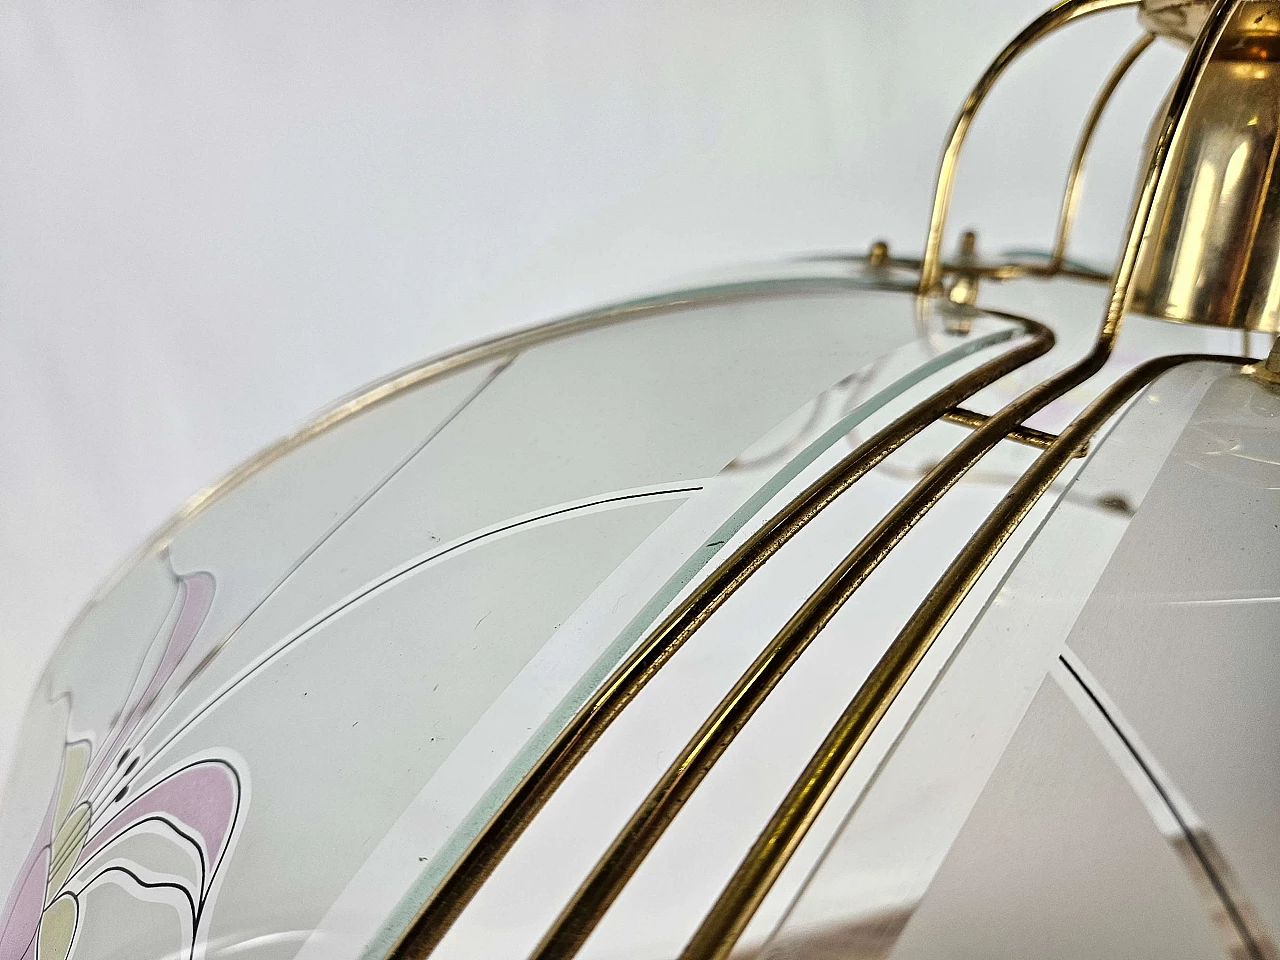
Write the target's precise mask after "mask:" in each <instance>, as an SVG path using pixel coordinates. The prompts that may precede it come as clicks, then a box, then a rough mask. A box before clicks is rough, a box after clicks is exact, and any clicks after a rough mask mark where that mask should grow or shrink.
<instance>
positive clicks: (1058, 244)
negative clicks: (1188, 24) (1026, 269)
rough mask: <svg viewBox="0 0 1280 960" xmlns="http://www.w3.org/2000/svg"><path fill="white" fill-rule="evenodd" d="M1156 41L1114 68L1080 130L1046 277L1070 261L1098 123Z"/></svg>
mask: <svg viewBox="0 0 1280 960" xmlns="http://www.w3.org/2000/svg"><path fill="white" fill-rule="evenodd" d="M1155 38H1156V35H1155V34H1154V33H1144V34H1143V35H1142V36H1141V37H1139V38H1138V39H1137V40H1135V41H1134V43H1133V45H1132V46H1131V47H1129V49H1128V50H1126V51H1125V54H1124V56H1123V57H1121V58H1120V60H1119V62H1117V63H1116V65H1115V67H1113V68H1112V70H1111V73H1110V75H1109V76H1108V77H1107V80H1106V83H1104V84H1103V85H1102V89H1101V90H1099V91H1098V95H1097V96H1096V97H1095V98H1094V101H1093V106H1091V107H1090V108H1089V115H1088V117H1086V118H1085V121H1084V126H1083V127H1081V128H1080V138H1079V139H1078V140H1077V141H1076V152H1075V154H1074V155H1073V156H1072V157H1071V167H1070V169H1069V170H1068V171H1067V184H1066V187H1064V188H1063V191H1062V205H1061V206H1060V207H1059V208H1058V233H1057V237H1056V239H1055V240H1054V243H1053V253H1052V254H1051V255H1050V257H1049V262H1048V264H1046V265H1045V266H1044V268H1043V269H1044V271H1045V272H1046V273H1050V274H1053V273H1057V272H1058V271H1059V270H1061V269H1062V263H1063V261H1064V260H1065V259H1066V257H1067V240H1068V238H1069V237H1070V235H1071V225H1072V223H1074V222H1075V218H1076V209H1077V207H1079V205H1080V193H1081V188H1082V187H1083V185H1084V178H1083V174H1084V161H1085V158H1086V157H1088V155H1089V147H1090V145H1091V144H1092V143H1093V134H1094V132H1095V131H1096V130H1097V129H1098V121H1099V120H1101V119H1102V112H1103V111H1104V110H1106V108H1107V104H1108V103H1110V102H1111V97H1112V95H1113V94H1114V93H1115V92H1116V87H1118V86H1120V81H1121V80H1123V79H1124V77H1125V74H1127V73H1128V72H1129V68H1130V67H1132V66H1133V65H1134V63H1135V62H1136V61H1137V59H1138V58H1139V57H1140V56H1142V54H1143V52H1144V51H1145V50H1146V49H1147V47H1149V46H1151V43H1152V41H1154V40H1155Z"/></svg>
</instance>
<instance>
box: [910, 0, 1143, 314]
mask: <svg viewBox="0 0 1280 960" xmlns="http://www.w3.org/2000/svg"><path fill="white" fill-rule="evenodd" d="M1137 2H1138V0H1061V2H1059V3H1056V4H1054V5H1053V6H1052V7H1050V8H1049V9H1048V10H1046V11H1045V12H1044V13H1042V14H1041V15H1040V16H1039V17H1037V18H1036V19H1035V20H1033V21H1032V22H1031V23H1030V24H1028V25H1027V27H1026V28H1025V29H1024V30H1023V31H1022V32H1021V33H1019V34H1018V35H1017V36H1016V37H1014V38H1013V39H1012V40H1011V41H1010V42H1009V43H1008V45H1007V46H1005V48H1004V49H1003V50H1001V51H1000V53H999V55H998V56H997V57H996V58H995V59H994V60H992V61H991V65H990V66H989V67H987V69H986V70H985V71H984V72H983V74H982V76H981V77H979V78H978V82H977V83H976V84H974V86H973V89H972V90H971V91H970V92H969V96H968V97H967V98H966V99H965V102H964V105H963V106H962V107H961V108H960V112H959V113H958V114H957V115H956V119H955V121H954V122H953V124H952V126H951V131H950V133H949V134H948V135H947V145H946V147H945V148H944V149H943V151H942V160H941V161H940V162H939V164H938V180H937V186H936V187H935V189H934V193H933V208H932V210H931V211H930V216H929V233H928V235H927V236H926V238H925V247H924V257H923V258H922V260H921V264H920V294H921V296H927V295H929V294H932V293H934V292H936V290H937V288H938V284H939V283H940V281H941V279H942V238H943V234H944V232H945V231H946V227H947V211H948V210H949V209H950V207H951V193H952V190H953V188H954V187H955V178H956V165H957V164H958V163H959V161H960V151H961V150H962V149H963V147H964V140H965V136H966V135H967V134H968V133H969V127H970V126H972V124H973V118H974V117H975V116H976V115H977V113H978V108H979V107H980V106H982V102H983V101H984V100H985V99H986V98H987V94H989V93H990V92H991V88H992V87H993V86H995V83H996V81H997V80H998V79H1000V75H1001V74H1003V73H1004V71H1005V70H1006V69H1007V68H1008V67H1009V65H1010V64H1011V63H1013V61H1014V60H1016V59H1017V58H1018V56H1019V55H1021V54H1022V53H1025V52H1026V51H1027V49H1028V48H1030V47H1031V46H1032V44H1034V43H1035V42H1036V41H1038V40H1040V39H1042V38H1044V37H1046V36H1048V35H1049V34H1050V33H1053V32H1054V31H1055V30H1057V29H1058V28H1059V27H1064V26H1066V25H1067V24H1068V23H1071V22H1072V21H1073V20H1079V19H1080V18H1081V17H1087V16H1090V15H1091V14H1095V13H1101V12H1102V11H1104V10H1111V9H1114V8H1116V7H1128V6H1134V5H1135V4H1136V3H1137ZM1118 82H1119V81H1118V80H1117V83H1118Z"/></svg>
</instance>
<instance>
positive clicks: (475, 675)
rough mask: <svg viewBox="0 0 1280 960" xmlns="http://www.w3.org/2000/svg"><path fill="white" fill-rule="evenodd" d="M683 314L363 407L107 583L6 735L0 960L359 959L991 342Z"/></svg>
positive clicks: (539, 349) (806, 299)
mask: <svg viewBox="0 0 1280 960" xmlns="http://www.w3.org/2000/svg"><path fill="white" fill-rule="evenodd" d="M710 294H712V295H709V294H708V292H707V291H702V292H696V293H695V294H690V295H676V296H673V297H671V298H670V299H669V302H668V303H667V305H666V306H665V307H664V305H663V301H661V300H658V301H654V302H651V303H649V304H645V305H642V308H641V309H634V310H632V311H631V313H630V314H628V312H627V310H626V309H624V310H622V311H615V314H618V315H620V316H621V315H628V316H632V317H633V318H631V319H628V320H627V322H615V323H605V322H603V321H602V322H601V323H600V324H599V325H596V326H594V327H593V328H591V329H587V330H583V331H582V332H577V333H573V334H572V335H567V336H563V337H560V338H556V339H545V340H542V341H540V342H532V343H530V342H528V341H527V340H526V341H520V344H519V348H518V349H516V348H515V347H513V348H512V349H511V350H510V351H509V352H503V351H502V350H501V349H498V350H494V351H490V354H489V355H488V356H486V357H484V358H483V359H481V360H479V361H477V362H475V363H473V364H472V365H470V366H467V367H465V368H463V369H460V370H456V371H454V372H452V373H450V374H448V375H446V376H442V377H439V378H436V379H432V380H429V381H427V382H425V383H423V384H420V385H418V386H415V387H413V388H411V389H408V390H405V391H403V392H401V393H399V394H397V395H396V396H394V397H393V398H391V399H390V400H387V401H385V402H383V403H380V404H378V405H376V406H371V407H370V408H369V409H367V410H365V411H363V412H362V413H360V414H359V415H357V416H354V417H352V418H349V419H346V420H343V421H342V422H340V423H338V424H336V425H335V426H333V427H331V428H330V429H328V430H326V431H324V432H322V433H320V434H318V435H317V436H315V437H314V438H312V439H310V440H309V441H308V442H306V443H304V444H303V445H301V446H299V447H297V448H295V449H292V450H288V451H285V452H283V454H282V455H280V456H278V457H276V458H275V459H273V460H271V461H270V462H269V463H267V464H266V465H265V466H263V467H262V468H261V469H260V470H258V471H257V472H256V473H254V474H252V475H251V476H250V477H249V478H248V479H247V480H246V481H245V482H243V483H241V484H240V485H239V486H236V487H234V488H232V489H231V490H229V491H228V492H226V493H224V494H223V495H221V496H219V497H218V498H216V499H214V500H213V501H212V502H211V503H210V504H208V505H207V506H206V507H205V508H204V509H203V510H201V511H200V512H198V513H196V514H195V515H194V516H192V517H191V518H189V519H187V520H186V521H184V522H182V523H181V524H179V525H178V526H177V527H176V528H175V529H174V530H173V531H172V532H171V533H170V534H169V536H168V537H167V539H166V540H165V541H164V542H162V543H159V544H157V545H156V547H155V549H153V550H151V551H149V552H148V553H146V554H145V555H144V556H143V558H142V559H141V560H139V561H138V562H137V563H135V564H134V565H133V566H132V567H131V568H130V569H128V570H127V571H126V572H125V573H124V574H123V575H122V576H121V577H120V578H119V579H118V580H117V582H116V583H115V585H114V586H113V587H112V588H111V589H110V590H108V591H107V592H106V593H105V594H104V595H102V596H101V597H100V598H99V599H98V600H97V601H96V602H95V603H94V604H93V605H91V606H90V608H88V610H87V611H86V613H85V614H84V615H83V616H82V617H81V619H80V620H79V621H78V622H77V623H76V624H75V625H74V626H73V628H72V629H71V630H70V632H69V633H68V636H67V637H66V639H65V641H64V643H63V644H62V646H61V647H60V649H59V650H58V652H57V654H56V655H55V657H54V659H53V661H52V662H51V664H50V666H49V668H48V669H47V671H46V673H45V675H44V677H43V678H42V681H41V684H40V687H39V690H38V691H37V693H36V696H35V697H34V699H33V702H32V706H31V708H30V711H29V714H28V717H27V720H26V725H25V727H24V731H23V734H22V745H21V751H20V754H19V757H18V760H17V765H16V768H15V772H14V774H13V776H12V779H11V782H10V784H9V787H8V792H7V793H6V796H5V804H4V807H3V810H2V811H0V890H6V891H10V892H9V894H8V900H7V905H6V906H5V908H4V909H5V911H6V913H5V919H4V921H3V923H0V960H22V958H25V957H27V956H30V955H33V952H34V951H35V950H36V948H37V945H38V952H39V955H40V957H41V960H49V958H53V960H64V958H66V957H68V956H71V957H76V958H80V960H89V958H96V957H108V956H114V955H116V952H118V951H119V950H124V949H126V948H125V947H124V946H123V945H124V944H127V945H128V946H127V951H126V952H127V953H128V955H130V956H132V957H137V958H145V957H148V956H154V957H157V958H159V957H169V956H179V955H182V956H188V955H195V956H199V955H201V954H203V955H206V956H219V955H224V954H225V955H228V956H231V955H234V956H237V957H242V956H249V957H254V958H267V957H291V956H295V955H301V956H307V957H323V956H334V957H338V956H343V957H350V956H353V955H354V954H355V953H357V952H359V950H361V949H362V948H365V947H368V948H369V949H370V950H371V951H372V953H373V954H374V955H376V954H377V953H378V951H379V950H380V949H381V947H382V944H383V943H384V942H385V941H386V939H387V938H388V937H389V936H390V935H394V933H395V932H396V931H397V930H398V928H399V924H400V923H401V919H402V917H403V915H404V913H405V912H406V911H410V912H411V911H412V910H413V909H414V908H415V907H416V904H417V902H418V901H420V899H421V897H422V896H423V895H424V894H425V892H427V891H429V890H430V888H431V887H432V886H433V885H434V883H435V882H436V880H438V878H439V876H440V875H442V873H443V872H444V870H446V869H447V867H448V866H449V864H450V863H451V862H452V860H453V858H455V857H456V856H457V854H458V853H459V852H460V851H461V850H462V849H464V848H465V846H466V844H467V842H469V839H470V837H471V836H472V835H473V834H474V831H475V829H476V828H477V827H478V826H479V825H480V824H482V823H483V822H484V820H485V819H486V818H487V815H488V811H489V810H490V809H492V807H493V806H494V805H495V804H496V802H498V801H500V799H501V797H502V796H504V795H505V793H506V791H507V790H508V789H509V787H510V785H511V784H512V783H514V781H515V780H516V779H518V778H519V776H521V775H522V772H523V770H524V769H525V768H527V764H528V763H529V762H531V761H532V760H533V759H534V758H535V757H536V756H537V754H538V753H539V752H540V750H541V749H542V747H543V746H544V745H545V743H546V742H548V741H549V739H550V738H551V737H553V736H554V734H555V732H556V731H557V730H558V729H559V727H560V725H561V724H563V722H564V721H565V720H566V719H567V718H568V716H570V715H571V714H572V712H573V711H574V710H575V709H576V707H577V705H578V704H580V703H581V702H582V700H584V699H585V697H586V696H587V695H588V694H589V693H590V691H591V689H592V688H593V687H594V686H595V685H596V683H597V682H598V681H599V679H600V678H602V677H603V676H605V675H606V674H607V673H608V671H609V670H610V669H612V667H613V666H614V665H615V664H616V663H617V661H618V660H619V659H621V658H622V657H623V656H624V655H625V654H626V652H627V650H628V648H629V647H630V646H631V645H633V644H634V643H635V642H636V640H638V639H639V638H640V637H641V636H643V634H644V633H645V632H646V631H647V630H648V628H649V627H650V626H651V625H652V623H653V622H654V621H655V620H656V619H657V618H658V616H660V614H661V613H662V612H663V610H664V609H665V608H667V607H668V606H669V605H670V603H671V602H672V600H674V599H675V598H676V597H677V596H678V595H679V593H680V591H681V590H682V589H685V588H686V587H687V585H688V584H689V583H690V582H692V581H694V580H695V578H696V577H697V576H698V575H699V573H700V571H702V570H703V569H704V567H705V565H706V564H707V563H708V562H710V561H711V560H712V559H713V558H714V557H715V556H716V554H717V553H718V552H720V551H722V550H723V549H724V545H725V542H726V541H728V540H730V539H731V538H732V537H733V536H734V534H736V533H739V532H740V531H742V530H744V529H748V528H749V527H750V525H751V524H752V523H753V522H759V520H760V519H762V516H761V515H760V511H761V510H762V508H763V507H764V506H765V505H766V504H767V503H768V502H769V501H770V499H771V498H772V497H773V496H774V495H775V494H776V493H777V492H778V490H780V489H782V487H783V486H785V485H786V484H787V483H788V482H790V481H791V480H792V479H793V478H795V477H796V476H797V475H798V474H800V473H801V472H802V471H803V470H804V469H805V468H807V467H809V466H810V465H811V464H813V463H814V461H815V460H816V459H817V458H818V457H819V456H820V455H821V454H822V452H823V451H825V450H827V449H828V448H829V447H831V446H832V444H834V443H835V442H836V441H837V440H839V439H841V438H842V437H844V436H845V435H846V434H848V432H849V431H850V430H851V429H853V428H854V427H856V426H857V425H858V424H859V423H861V422H862V421H863V420H864V419H865V418H866V417H868V416H870V415H871V414H873V413H875V412H876V411H877V410H879V409H880V408H881V407H883V406H884V405H885V404H887V403H890V402H891V401H892V400H893V399H894V398H895V397H896V396H897V395H898V394H899V393H900V392H901V391H903V390H905V389H907V388H909V387H911V386H912V385H914V384H916V383H918V382H919V381H921V380H922V379H923V378H925V377H927V376H929V375H931V374H934V373H936V372H937V371H939V370H942V369H945V368H946V367H947V366H948V365H950V364H953V363H958V362H960V361H962V360H965V359H966V358H968V357H970V356H971V355H973V354H974V353H975V352H976V351H981V350H984V349H1003V348H1004V345H1006V344H1007V343H1008V341H1010V340H1011V339H1012V338H1013V337H1014V336H1015V335H1016V334H1017V333H1018V328H1017V327H1016V326H1014V325H1013V324H1010V323H1007V322H1005V321H1000V320H995V319H991V318H986V317H978V318H976V322H975V323H974V324H973V329H972V332H971V333H969V334H968V335H966V336H949V335H946V334H943V333H941V332H940V326H939V325H938V324H937V323H936V322H930V323H926V324H925V326H924V327H921V326H920V325H919V322H918V321H917V318H916V316H915V303H914V299H913V298H911V297H909V296H904V295H902V294H900V293H889V292H883V291H874V290H867V289H858V288H857V287H856V286H855V285H854V284H852V283H850V282H849V281H847V280H830V281H818V280H814V279H807V280H804V281H802V282H795V283H788V282H777V283H773V284H758V285H755V286H754V287H753V288H751V289H750V290H745V291H744V290H736V291H733V298H732V299H726V298H724V297H720V296H716V295H714V294H715V291H711V292H710ZM721 301H724V302H721ZM400 901H403V902H401V905H400V907H399V910H400V913H398V914H397V915H396V916H395V917H393V918H392V920H391V922H390V924H389V925H388V924H387V920H388V913H389V912H390V911H391V908H392V906H393V905H394V904H396V903H397V902H400ZM380 930H381V934H380V936H379V931H380Z"/></svg>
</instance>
